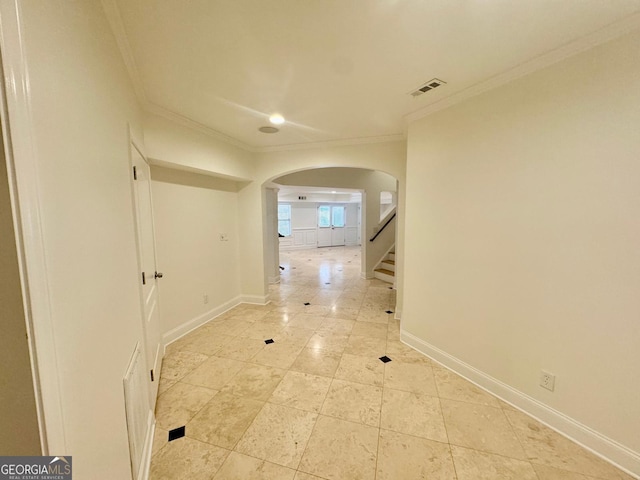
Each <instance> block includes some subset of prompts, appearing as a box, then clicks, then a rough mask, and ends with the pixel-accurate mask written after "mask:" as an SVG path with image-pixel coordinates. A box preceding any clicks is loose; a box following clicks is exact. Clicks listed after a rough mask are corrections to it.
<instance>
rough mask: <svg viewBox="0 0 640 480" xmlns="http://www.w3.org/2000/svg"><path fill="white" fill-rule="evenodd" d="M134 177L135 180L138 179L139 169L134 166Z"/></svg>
mask: <svg viewBox="0 0 640 480" xmlns="http://www.w3.org/2000/svg"><path fill="white" fill-rule="evenodd" d="M133 179H134V180H137V179H138V170H137V169H136V167H133Z"/></svg>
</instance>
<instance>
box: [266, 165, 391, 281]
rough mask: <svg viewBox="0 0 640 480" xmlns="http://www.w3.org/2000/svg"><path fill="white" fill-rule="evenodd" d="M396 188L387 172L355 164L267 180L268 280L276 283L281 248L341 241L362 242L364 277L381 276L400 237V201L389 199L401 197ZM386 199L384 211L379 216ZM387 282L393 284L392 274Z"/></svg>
mask: <svg viewBox="0 0 640 480" xmlns="http://www.w3.org/2000/svg"><path fill="white" fill-rule="evenodd" d="M398 188H399V183H398V180H397V179H396V178H395V177H394V176H392V175H390V174H388V173H385V172H381V171H377V170H371V169H365V168H352V167H324V168H309V169H305V170H299V171H295V172H289V173H284V174H281V175H279V176H276V177H274V178H272V179H270V180H269V181H267V182H265V183H264V184H263V215H264V223H263V224H264V226H265V228H264V253H265V255H264V262H265V265H264V267H265V275H266V277H267V278H266V281H267V282H268V283H271V284H273V283H277V282H278V280H279V276H280V274H281V270H280V262H279V258H280V252H281V251H291V250H302V249H318V248H323V247H330V246H338V245H344V246H351V247H354V246H356V245H358V246H359V247H360V260H361V271H360V277H361V278H363V279H371V278H374V277H375V276H377V274H376V273H375V270H376V269H377V267H379V265H380V263H381V261H383V260H384V259H385V257H386V256H387V253H388V252H389V251H391V250H393V249H394V247H395V245H396V243H397V239H398V228H397V223H398V222H397V220H396V218H397V216H396V211H397V205H396V204H395V203H394V205H389V200H388V199H389V197H390V196H391V197H392V198H393V199H394V200H395V199H396V198H397V192H398ZM383 192H385V193H384V194H383ZM389 192H392V195H389ZM382 201H384V202H385V203H386V205H384V209H385V212H386V213H385V215H384V216H382V217H381V215H380V212H381V202H382ZM279 230H280V231H279ZM280 235H283V236H280ZM385 281H388V282H389V284H390V286H395V279H394V278H387V279H386V280H385Z"/></svg>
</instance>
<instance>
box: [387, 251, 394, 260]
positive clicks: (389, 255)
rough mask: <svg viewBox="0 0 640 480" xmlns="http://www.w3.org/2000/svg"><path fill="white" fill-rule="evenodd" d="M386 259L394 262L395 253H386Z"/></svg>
mask: <svg viewBox="0 0 640 480" xmlns="http://www.w3.org/2000/svg"><path fill="white" fill-rule="evenodd" d="M387 259H388V260H393V261H394V262H395V260H396V254H395V253H387Z"/></svg>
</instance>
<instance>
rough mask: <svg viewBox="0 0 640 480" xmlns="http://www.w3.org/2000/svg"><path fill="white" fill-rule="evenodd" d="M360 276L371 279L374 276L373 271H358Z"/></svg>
mask: <svg viewBox="0 0 640 480" xmlns="http://www.w3.org/2000/svg"><path fill="white" fill-rule="evenodd" d="M360 278H362V279H363V280H371V279H372V278H375V277H374V276H373V272H360Z"/></svg>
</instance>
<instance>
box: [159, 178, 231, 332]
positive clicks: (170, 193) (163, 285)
mask: <svg viewBox="0 0 640 480" xmlns="http://www.w3.org/2000/svg"><path fill="white" fill-rule="evenodd" d="M151 179H152V184H151V185H152V194H153V207H154V218H155V230H156V247H157V259H158V269H159V270H160V271H162V273H163V274H164V277H163V278H162V280H161V281H160V282H159V288H160V302H161V303H160V316H161V320H162V332H163V333H164V335H165V336H164V339H165V342H166V341H171V340H174V339H175V338H177V337H178V336H179V335H181V334H184V333H185V332H186V331H188V329H192V328H195V327H197V326H198V325H200V324H201V323H203V322H205V321H207V320H210V319H211V318H212V317H213V316H215V315H216V314H218V313H220V312H221V310H225V309H226V308H228V306H229V305H230V304H235V303H237V301H238V297H239V295H240V272H239V269H238V258H239V251H238V194H237V188H238V187H237V185H236V183H235V182H231V181H228V180H222V179H219V178H215V177H207V176H203V175H197V174H194V173H190V172H182V171H179V170H169V169H166V168H162V167H157V166H154V167H152V168H151ZM221 234H226V235H227V238H228V240H227V241H221V240H220V235H221ZM205 295H207V296H208V301H207V303H205V300H204V296H205Z"/></svg>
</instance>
